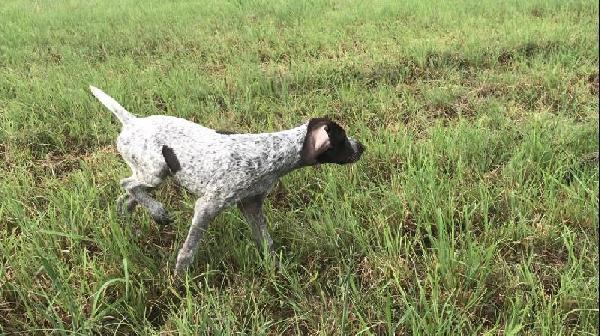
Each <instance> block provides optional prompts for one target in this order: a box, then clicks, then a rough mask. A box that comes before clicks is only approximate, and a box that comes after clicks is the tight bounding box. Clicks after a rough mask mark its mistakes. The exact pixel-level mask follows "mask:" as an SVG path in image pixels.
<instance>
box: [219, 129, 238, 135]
mask: <svg viewBox="0 0 600 336" xmlns="http://www.w3.org/2000/svg"><path fill="white" fill-rule="evenodd" d="M215 132H217V133H219V134H223V135H231V134H238V133H237V132H233V131H226V130H215Z"/></svg>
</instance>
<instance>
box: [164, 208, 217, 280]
mask: <svg viewBox="0 0 600 336" xmlns="http://www.w3.org/2000/svg"><path fill="white" fill-rule="evenodd" d="M224 207H225V204H222V203H221V202H215V201H214V200H211V199H208V198H207V197H202V198H200V199H198V200H197V201H196V204H195V206H194V218H193V219H192V225H191V226H190V230H189V232H188V235H187V238H186V239H185V242H184V243H183V247H182V248H181V249H180V250H179V253H178V254H177V264H176V265H175V276H176V277H177V276H180V275H181V274H182V273H183V272H185V270H186V269H187V268H188V267H189V266H190V264H191V263H192V261H193V260H194V255H195V254H196V251H197V250H198V244H199V243H200V240H201V239H202V236H203V234H204V232H205V231H206V229H207V228H208V224H210V222H211V221H212V220H213V218H215V216H216V215H217V214H218V213H219V212H220V211H221V209H223V208H224Z"/></svg>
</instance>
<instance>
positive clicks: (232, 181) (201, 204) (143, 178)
mask: <svg viewBox="0 0 600 336" xmlns="http://www.w3.org/2000/svg"><path fill="white" fill-rule="evenodd" d="M90 89H91V91H92V93H93V95H94V96H96V98H98V100H100V102H101V103H102V104H104V106H106V107H107V108H108V109H109V110H110V111H112V112H113V113H114V115H115V116H116V117H117V118H118V119H119V121H121V123H122V124H123V128H122V130H121V133H120V134H119V137H118V138H117V149H118V151H119V153H121V155H122V157H123V159H125V161H126V162H127V164H128V165H129V167H130V168H131V171H132V175H131V177H128V178H125V179H123V180H121V186H122V187H123V188H124V189H125V191H126V193H125V194H124V195H122V196H121V197H119V199H118V201H117V208H118V209H119V212H120V213H123V212H124V211H125V209H126V210H128V211H131V210H133V208H134V207H135V206H136V205H137V204H141V205H143V206H144V207H146V208H147V209H148V210H149V211H150V214H151V216H152V218H153V219H154V220H156V221H157V222H159V223H168V222H169V217H168V215H167V212H166V210H165V208H164V206H163V205H162V204H161V203H160V202H158V201H156V200H155V199H154V198H152V197H151V196H150V194H149V193H148V189H149V188H153V187H156V186H157V185H158V184H159V183H161V182H162V181H163V179H164V178H165V177H167V176H168V175H172V176H173V178H174V179H175V180H176V181H177V182H178V183H179V184H180V185H181V186H183V187H184V188H186V189H187V190H189V191H190V192H192V193H194V194H195V195H197V196H198V197H199V198H198V200H197V201H196V203H195V206H194V218H193V220H192V225H191V227H190V229H189V233H188V235H187V238H186V240H185V243H184V244H183V247H182V248H181V249H180V250H179V254H178V255H177V264H176V266H175V274H176V275H178V274H181V273H182V272H183V271H185V270H186V269H187V267H188V266H189V265H190V263H191V262H192V260H193V256H194V253H195V252H196V250H197V247H198V243H199V241H200V239H201V237H202V234H203V233H204V231H205V230H206V228H207V226H208V224H209V223H210V222H211V220H212V219H213V218H214V217H215V216H216V215H217V214H218V213H219V212H220V211H221V210H223V209H224V208H226V207H228V206H230V205H233V204H234V203H237V204H238V206H239V208H240V210H241V212H242V213H243V214H244V216H245V217H246V219H247V220H248V222H249V224H250V226H251V227H252V232H253V235H254V239H255V241H256V244H257V245H258V246H259V247H262V246H264V245H265V244H266V247H267V248H268V249H269V251H273V250H272V249H273V247H272V244H273V241H272V240H271V237H270V236H269V232H268V231H267V225H266V222H265V218H264V215H263V212H262V204H263V201H264V199H265V196H266V194H267V193H268V192H269V190H270V189H271V188H272V187H273V185H274V184H275V183H276V182H277V180H278V179H279V178H280V177H281V176H283V175H285V174H287V173H289V172H290V171H292V170H294V169H297V168H301V167H304V166H310V165H315V164H320V163H337V164H346V163H353V162H356V161H357V160H358V159H359V158H360V157H361V155H362V153H363V151H364V150H365V147H364V146H363V145H362V144H361V143H360V142H358V141H356V140H353V139H351V138H348V137H347V136H346V132H345V131H344V129H342V128H341V127H340V126H339V125H338V124H336V123H335V122H333V121H331V120H329V119H326V118H314V119H310V120H309V121H308V122H307V123H305V124H303V125H301V126H298V127H296V128H292V129H289V130H284V131H280V132H274V133H258V134H235V133H223V132H218V131H215V130H212V129H210V128H206V127H203V126H200V125H198V124H195V123H193V122H190V121H187V120H185V119H181V118H176V117H171V116H165V115H154V116H149V117H145V118H137V117H135V116H133V115H132V114H131V113H129V112H127V110H125V109H124V108H123V107H122V106H121V105H120V104H119V103H118V102H116V101H115V100H114V99H112V98H111V97H110V96H108V95H107V94H105V93H104V92H102V91H101V90H99V89H97V88H95V87H93V86H92V87H90Z"/></svg>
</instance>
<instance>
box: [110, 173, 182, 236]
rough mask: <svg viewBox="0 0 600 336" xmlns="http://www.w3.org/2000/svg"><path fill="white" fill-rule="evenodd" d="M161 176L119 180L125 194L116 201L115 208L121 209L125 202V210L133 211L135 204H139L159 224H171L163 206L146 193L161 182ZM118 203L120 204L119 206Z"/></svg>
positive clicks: (139, 176) (137, 176)
mask: <svg viewBox="0 0 600 336" xmlns="http://www.w3.org/2000/svg"><path fill="white" fill-rule="evenodd" d="M161 175H163V174H156V175H154V176H152V177H151V178H148V176H146V177H147V178H143V177H144V176H143V175H140V174H133V176H131V177H128V178H125V179H123V180H121V186H122V187H123V189H125V191H126V192H127V193H126V194H125V195H123V196H121V197H119V199H118V200H117V208H118V209H119V208H120V209H123V203H125V202H127V209H128V210H133V208H134V207H135V205H136V204H141V205H142V206H144V207H145V208H146V209H148V211H149V212H150V216H151V217H152V219H154V220H155V221H156V222H157V223H159V224H162V225H164V224H169V223H171V222H172V220H171V218H170V217H169V215H168V213H167V210H166V209H165V207H164V205H163V204H162V203H160V202H159V201H157V200H155V199H154V198H152V196H150V194H149V193H148V189H150V188H153V187H156V186H157V185H158V184H159V183H160V182H161V181H162V178H161V177H160V176H161ZM119 203H120V204H119Z"/></svg>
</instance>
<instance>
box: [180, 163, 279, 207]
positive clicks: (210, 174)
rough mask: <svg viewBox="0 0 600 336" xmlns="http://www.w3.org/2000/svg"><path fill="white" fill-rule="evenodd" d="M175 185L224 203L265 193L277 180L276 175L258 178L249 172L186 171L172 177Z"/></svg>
mask: <svg viewBox="0 0 600 336" xmlns="http://www.w3.org/2000/svg"><path fill="white" fill-rule="evenodd" d="M174 178H175V180H176V181H177V183H178V184H179V185H180V186H182V187H184V188H185V189H186V190H188V191H190V192H192V193H194V194H195V195H197V196H198V197H202V196H203V195H211V197H216V198H219V199H220V200H221V201H224V202H226V203H234V202H238V201H240V200H242V199H244V198H246V197H250V196H255V195H259V194H264V193H267V192H269V191H270V190H271V188H272V187H273V185H275V183H276V182H277V180H278V179H279V176H276V175H266V176H258V175H256V174H253V173H251V172H247V173H243V172H240V171H227V170H223V169H220V170H216V171H215V170H212V171H192V170H189V171H186V169H185V168H184V169H182V170H181V171H180V172H178V173H176V174H175V175H174Z"/></svg>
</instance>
